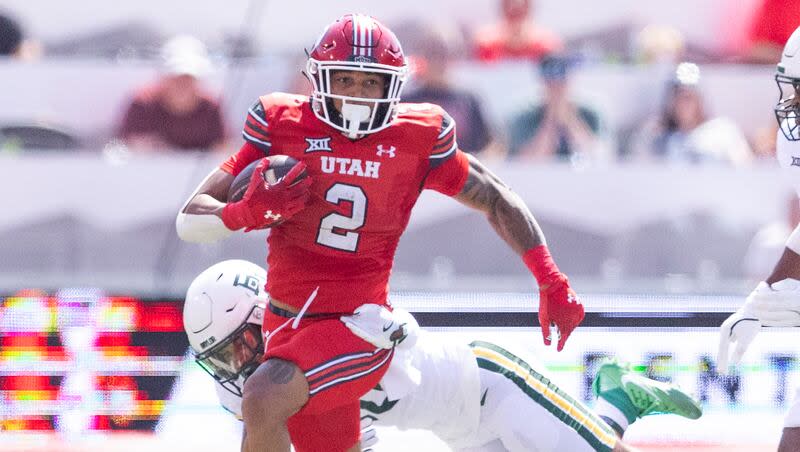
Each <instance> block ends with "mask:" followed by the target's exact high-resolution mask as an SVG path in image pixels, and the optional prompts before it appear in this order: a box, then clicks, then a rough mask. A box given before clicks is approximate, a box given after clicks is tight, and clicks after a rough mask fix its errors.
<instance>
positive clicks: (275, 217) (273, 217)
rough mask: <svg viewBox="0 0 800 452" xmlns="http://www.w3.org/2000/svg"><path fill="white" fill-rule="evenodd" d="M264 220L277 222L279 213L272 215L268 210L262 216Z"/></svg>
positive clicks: (279, 217) (279, 216)
mask: <svg viewBox="0 0 800 452" xmlns="http://www.w3.org/2000/svg"><path fill="white" fill-rule="evenodd" d="M264 218H265V219H267V220H274V221H278V220H280V219H281V214H279V213H272V211H271V210H268V211H267V213H265V214H264Z"/></svg>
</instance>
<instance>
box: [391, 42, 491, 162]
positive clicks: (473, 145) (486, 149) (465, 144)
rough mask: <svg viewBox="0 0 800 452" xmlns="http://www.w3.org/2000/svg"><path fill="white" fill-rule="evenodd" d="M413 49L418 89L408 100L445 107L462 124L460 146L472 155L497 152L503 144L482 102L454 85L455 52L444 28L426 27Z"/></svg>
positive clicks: (406, 100)
mask: <svg viewBox="0 0 800 452" xmlns="http://www.w3.org/2000/svg"><path fill="white" fill-rule="evenodd" d="M425 30H426V31H425V32H423V33H422V35H421V36H420V35H417V36H416V38H417V40H416V43H417V45H416V46H414V47H415V48H416V49H415V51H412V59H413V62H414V63H413V65H414V77H413V78H412V80H413V82H414V89H413V90H412V91H411V92H409V93H408V94H406V95H405V96H403V101H404V102H411V103H416V102H429V103H433V104H437V105H440V106H441V107H443V108H444V109H445V110H446V111H447V112H448V113H449V114H450V116H452V117H453V119H455V121H456V124H458V145H459V148H461V150H462V151H464V152H467V153H470V154H478V153H480V154H483V155H497V154H500V153H501V151H500V147H499V146H498V145H497V143H496V142H495V141H494V140H493V138H492V133H491V131H490V130H489V126H488V124H487V123H486V120H485V118H484V115H483V111H482V108H481V102H480V100H478V98H477V97H476V96H475V95H474V94H472V93H471V92H469V91H466V90H461V89H457V88H455V87H453V85H452V82H451V77H450V73H449V71H448V68H449V63H450V59H451V51H450V47H449V45H448V41H447V39H446V37H445V34H444V31H443V30H441V29H437V28H435V27H426V28H425Z"/></svg>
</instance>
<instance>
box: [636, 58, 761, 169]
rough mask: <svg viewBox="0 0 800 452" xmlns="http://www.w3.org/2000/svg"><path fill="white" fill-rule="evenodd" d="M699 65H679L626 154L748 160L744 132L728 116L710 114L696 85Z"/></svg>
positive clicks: (673, 158)
mask: <svg viewBox="0 0 800 452" xmlns="http://www.w3.org/2000/svg"><path fill="white" fill-rule="evenodd" d="M699 81H700V69H699V68H698V67H697V65H695V64H693V63H681V64H679V65H678V67H677V69H676V71H675V75H674V77H673V78H672V80H670V82H669V86H668V88H667V93H666V98H665V100H664V102H663V106H662V111H661V113H660V114H659V115H658V116H657V117H654V118H652V119H650V120H648V121H646V122H645V124H644V126H642V128H641V130H640V132H639V133H638V134H636V136H635V137H633V138H632V145H631V150H630V154H629V155H628V158H629V159H630V160H638V161H647V160H650V161H668V162H675V163H706V162H718V163H726V164H730V165H734V166H741V165H745V164H749V163H750V161H751V160H752V152H751V150H750V146H749V145H748V143H747V139H746V138H745V136H744V133H742V131H741V130H740V129H739V127H738V126H737V125H736V124H735V123H734V122H733V121H732V120H730V119H728V118H724V117H716V118H709V116H708V115H707V114H706V111H705V105H704V102H703V97H702V94H701V92H700V90H699V88H698V83H699Z"/></svg>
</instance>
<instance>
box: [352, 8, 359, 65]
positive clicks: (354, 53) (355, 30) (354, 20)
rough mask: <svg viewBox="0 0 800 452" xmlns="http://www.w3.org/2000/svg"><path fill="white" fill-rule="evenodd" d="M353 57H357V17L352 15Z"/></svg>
mask: <svg viewBox="0 0 800 452" xmlns="http://www.w3.org/2000/svg"><path fill="white" fill-rule="evenodd" d="M352 17H353V56H355V55H358V19H357V18H358V15H356V14H353V16H352Z"/></svg>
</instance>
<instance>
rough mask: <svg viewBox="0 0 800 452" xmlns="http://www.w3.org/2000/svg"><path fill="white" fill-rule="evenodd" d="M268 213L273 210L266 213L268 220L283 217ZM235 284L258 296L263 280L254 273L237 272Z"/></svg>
mask: <svg viewBox="0 0 800 452" xmlns="http://www.w3.org/2000/svg"><path fill="white" fill-rule="evenodd" d="M267 215H272V211H271V210H270V211H267V213H266V214H265V215H264V217H265V218H267V219H268V220H271V219H275V220H277V219H279V218H280V217H281V216H280V214H278V215H277V218H275V217H274V216H271V217H268V216H267ZM233 286H234V287H243V288H245V289H247V290H249V291H251V292H253V294H254V295H255V296H258V292H259V290H260V287H261V280H260V279H258V278H257V277H255V276H253V275H240V274H237V275H236V277H235V278H233Z"/></svg>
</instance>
